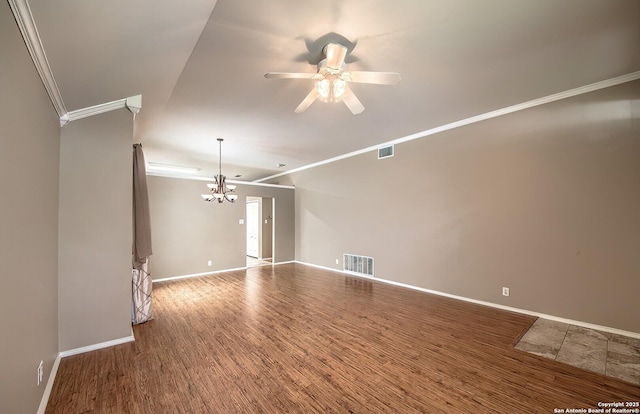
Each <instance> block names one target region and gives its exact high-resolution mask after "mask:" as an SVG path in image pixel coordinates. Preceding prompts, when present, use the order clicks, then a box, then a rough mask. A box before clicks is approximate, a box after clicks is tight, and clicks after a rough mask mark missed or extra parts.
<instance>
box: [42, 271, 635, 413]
mask: <svg viewBox="0 0 640 414" xmlns="http://www.w3.org/2000/svg"><path fill="white" fill-rule="evenodd" d="M154 296H155V302H154V311H155V320H154V321H151V322H148V323H146V324H143V325H139V326H136V327H134V332H135V337H136V341H135V342H133V343H128V344H123V345H118V346H115V347H111V348H106V349H103V350H99V351H94V352H90V353H86V354H82V355H77V356H73V357H68V358H64V359H63V360H62V361H61V363H60V367H59V370H58V374H57V378H56V381H55V384H54V387H53V390H52V393H51V397H50V399H49V405H48V407H47V411H46V412H47V413H154V414H158V413H282V412H291V413H307V412H323V413H349V412H353V413H383V412H390V413H520V412H523V413H525V412H526V413H535V412H539V413H553V412H554V408H559V409H567V408H584V409H588V408H597V404H598V402H627V401H638V400H640V388H639V387H637V386H633V385H631V384H628V383H624V382H621V381H618V380H615V379H611V378H606V377H604V376H602V375H598V374H595V373H591V372H588V371H583V370H580V369H578V368H575V367H571V366H568V365H564V364H562V363H558V362H556V361H552V360H548V359H545V358H542V357H539V356H536V355H531V354H527V353H526V352H523V351H519V350H516V349H514V348H513V346H514V345H515V344H516V343H517V341H518V339H519V338H520V336H521V335H522V334H524V333H525V332H526V331H527V329H528V328H529V326H530V325H531V324H532V323H533V321H534V318H532V317H529V316H525V315H520V314H514V313H509V312H505V311H500V310H496V309H492V308H487V307H483V306H479V305H474V304H470V303H466V302H461V301H456V300H453V299H448V298H443V297H439V296H433V295H429V294H425V293H421V292H417V291H413V290H409V289H404V288H400V287H395V286H391V285H388V284H384V283H379V282H374V281H370V280H367V279H361V278H355V277H346V276H343V275H341V274H338V273H333V272H329V271H324V270H320V269H316V268H312V267H308V266H304V265H300V264H286V265H279V266H263V267H256V268H251V269H247V270H246V271H235V272H229V273H221V274H216V275H213V276H209V277H203V278H196V279H186V280H180V281H173V282H165V283H158V284H156V285H154Z"/></svg>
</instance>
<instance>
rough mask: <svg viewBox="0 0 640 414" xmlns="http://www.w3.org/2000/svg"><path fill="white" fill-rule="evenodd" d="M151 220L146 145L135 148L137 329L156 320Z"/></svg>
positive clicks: (134, 294)
mask: <svg viewBox="0 0 640 414" xmlns="http://www.w3.org/2000/svg"><path fill="white" fill-rule="evenodd" d="M151 254H152V250H151V218H150V215H149V194H148V191H147V172H146V167H145V161H144V153H143V152H142V145H141V144H135V145H134V146H133V258H132V262H133V271H132V312H131V313H132V315H131V322H132V323H133V324H134V325H137V324H139V323H143V322H146V321H148V320H151V319H153V312H152V299H153V282H152V279H151V273H150V272H149V256H151Z"/></svg>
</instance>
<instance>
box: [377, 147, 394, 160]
mask: <svg viewBox="0 0 640 414" xmlns="http://www.w3.org/2000/svg"><path fill="white" fill-rule="evenodd" d="M389 157H393V145H387V146H386V147H380V148H378V159H379V160H381V159H383V158H389Z"/></svg>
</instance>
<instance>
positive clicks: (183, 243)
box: [147, 176, 295, 279]
mask: <svg viewBox="0 0 640 414" xmlns="http://www.w3.org/2000/svg"><path fill="white" fill-rule="evenodd" d="M147 184H148V186H149V205H150V210H151V211H150V213H151V237H152V243H153V256H152V257H151V275H152V277H153V279H164V278H167V277H174V276H184V275H192V274H198V273H205V272H213V271H217V270H224V269H235V268H240V267H244V266H245V265H246V227H245V226H244V225H241V224H239V220H240V219H245V215H246V206H245V204H246V197H247V196H257V197H273V198H275V199H276V210H275V211H276V212H275V222H276V224H275V227H276V245H275V252H274V254H275V260H276V261H278V262H284V261H290V260H293V259H294V252H295V247H294V225H295V223H294V195H293V193H294V191H293V190H292V189H287V188H272V187H264V186H253V185H238V188H237V189H236V193H237V194H238V195H239V197H238V200H237V201H236V202H235V203H233V204H231V203H229V202H224V203H222V204H218V203H206V202H204V201H202V198H201V197H200V194H204V193H207V191H208V189H207V187H206V182H205V181H200V180H187V179H178V178H167V177H157V176H148V177H147ZM209 260H211V261H212V266H208V264H207V263H208V261H209Z"/></svg>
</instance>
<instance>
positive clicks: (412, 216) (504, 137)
mask: <svg viewBox="0 0 640 414" xmlns="http://www.w3.org/2000/svg"><path fill="white" fill-rule="evenodd" d="M345 138H348V137H345ZM389 138H390V139H393V138H397V137H389ZM639 179H640V81H635V82H632V83H626V84H623V85H619V86H616V87H611V88H608V89H604V90H600V91H596V92H592V93H588V94H584V95H581V96H577V97H574V98H570V99H565V100H562V101H558V102H554V103H550V104H547V105H544V106H540V107H536V108H531V109H527V110H524V111H521V112H517V113H513V114H510V115H506V116H501V117H499V118H495V119H491V120H488V121H484V122H481V123H476V124H473V125H469V126H466V127H462V128H458V129H455V130H451V131H448V132H444V133H440V134H437V135H433V136H430V137H426V138H423V139H419V140H415V141H411V142H407V143H404V144H400V145H397V146H396V155H395V156H394V157H393V158H389V159H384V160H377V157H376V153H375V152H370V153H366V154H362V155H359V156H356V157H352V158H348V159H344V160H342V161H338V162H334V163H331V164H327V165H324V166H320V167H316V168H312V169H309V170H305V171H300V172H298V173H294V174H292V175H290V176H285V177H282V179H280V180H279V182H280V183H281V184H294V185H295V186H296V259H297V260H300V261H303V262H308V263H312V264H316V265H321V266H327V267H332V268H341V267H342V264H341V263H342V254H343V253H353V254H362V255H366V256H373V257H374V258H375V273H376V277H379V278H383V279H388V280H392V281H397V282H401V283H406V284H410V285H414V286H418V287H422V288H427V289H433V290H437V291H440V292H445V293H449V294H453V295H459V296H463V297H467V298H472V299H476V300H481V301H487V302H492V303H496V304H502V305H506V306H512V307H515V308H520V309H525V310H529V311H535V312H541V313H545V314H549V315H554V316H558V317H564V318H569V319H573V320H578V321H582V322H588V323H593V324H598V325H604V326H608V327H612V328H618V329H622V330H627V331H631V332H637V333H640V318H639V317H638V310H637V294H638V292H640V273H639V272H640V270H639V269H640V191H639V190H638V188H640V187H639V183H640V181H639ZM336 259H339V260H340V264H339V265H336ZM503 286H506V287H510V289H511V296H510V297H503V296H501V287H503Z"/></svg>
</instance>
